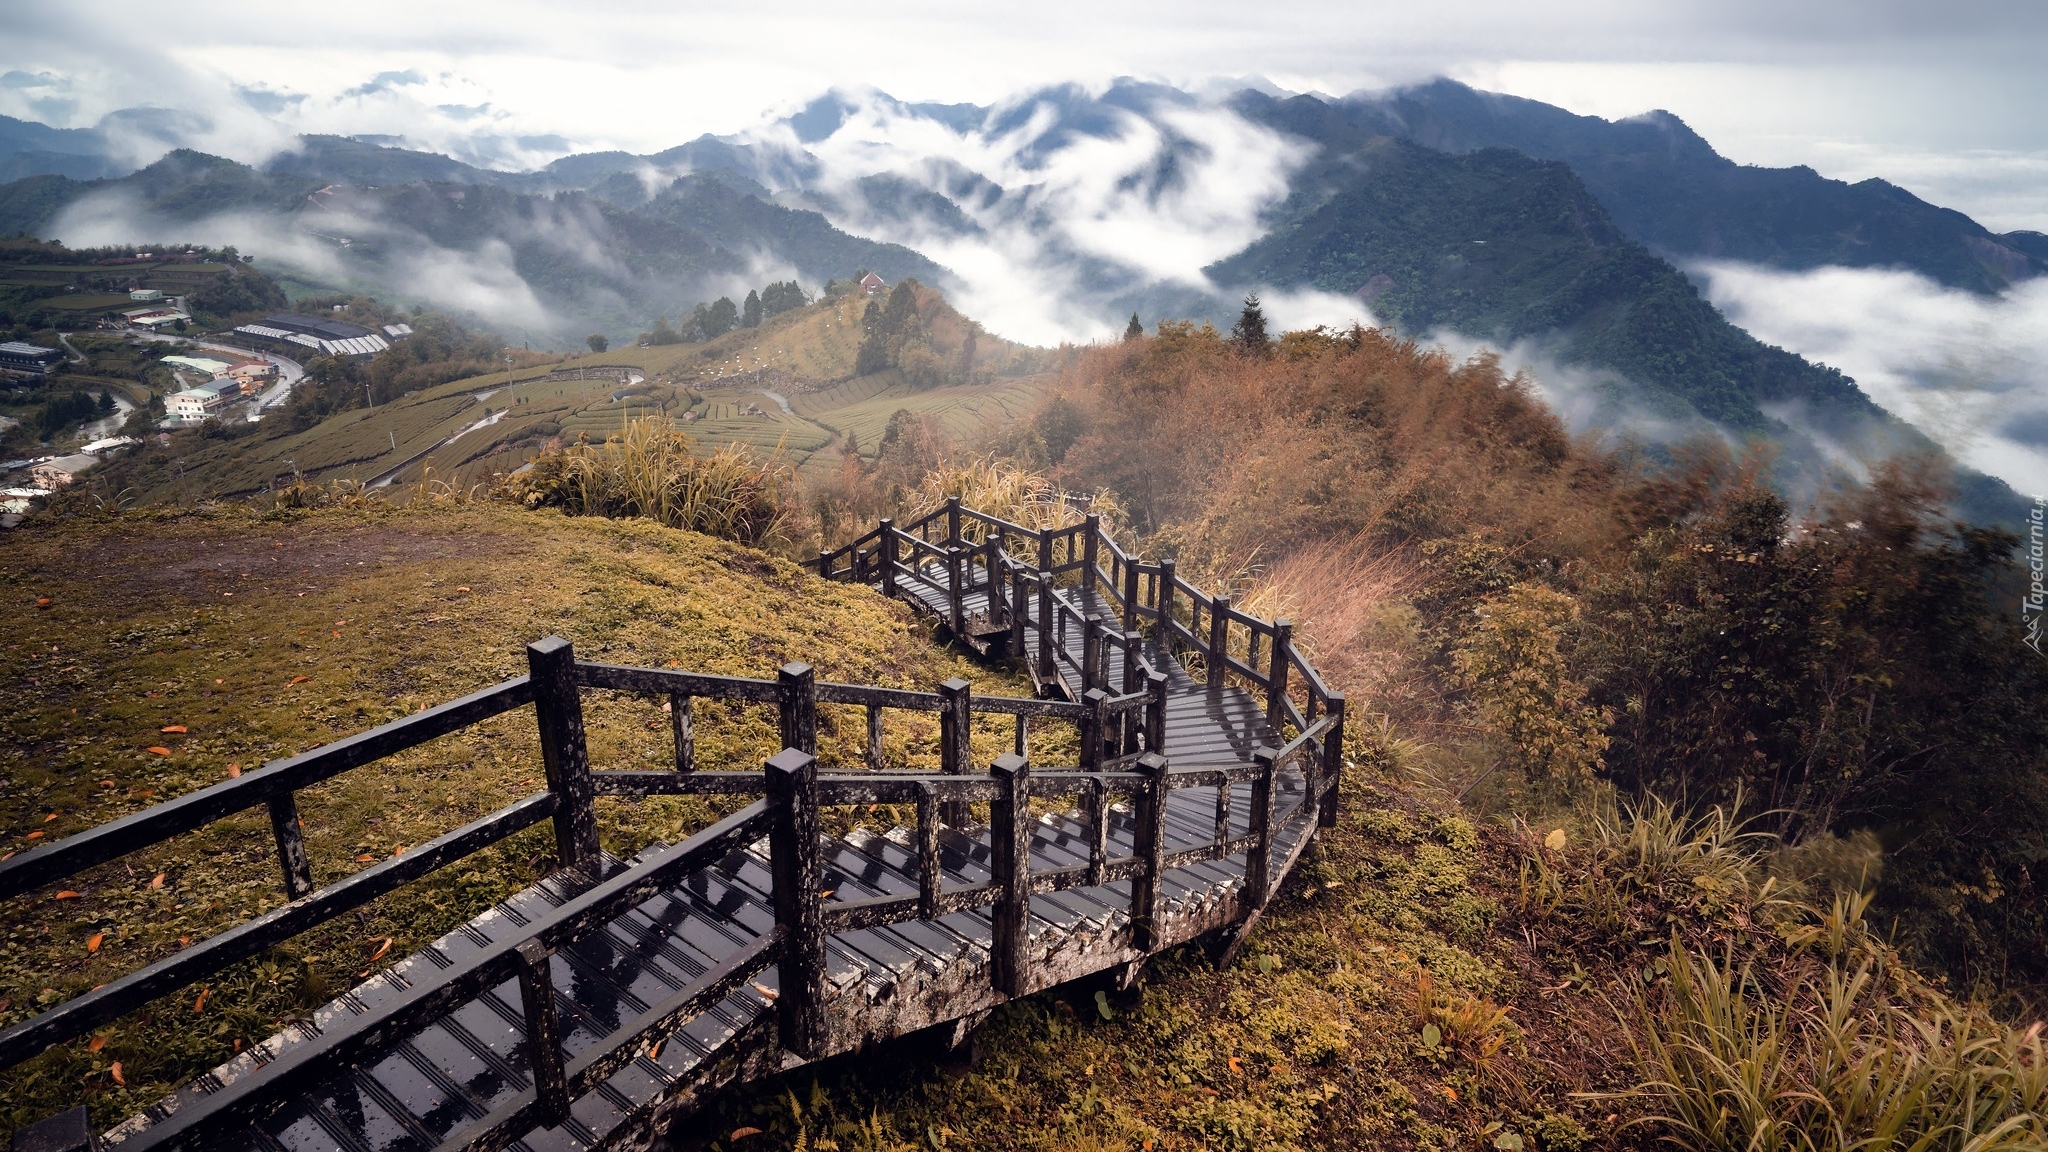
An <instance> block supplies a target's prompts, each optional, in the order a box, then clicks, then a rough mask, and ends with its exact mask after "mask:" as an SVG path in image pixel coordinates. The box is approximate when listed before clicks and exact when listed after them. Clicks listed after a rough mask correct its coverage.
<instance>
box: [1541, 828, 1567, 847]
mask: <svg viewBox="0 0 2048 1152" xmlns="http://www.w3.org/2000/svg"><path fill="white" fill-rule="evenodd" d="M1543 846H1544V847H1545V848H1548V849H1550V850H1551V851H1552V852H1562V851H1564V829H1562V828H1559V829H1557V830H1556V831H1554V832H1552V833H1551V834H1550V835H1548V836H1545V837H1544V838H1543Z"/></svg>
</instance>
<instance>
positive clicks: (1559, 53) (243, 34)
mask: <svg viewBox="0 0 2048 1152" xmlns="http://www.w3.org/2000/svg"><path fill="white" fill-rule="evenodd" d="M2044 47H2048V5H2044V4H2041V3H2038V2H2030V0H2002V2H2001V0H1944V2H1941V3H1922V2H1918V0H1913V2H1902V0H1830V2H1823V3H1800V2H1798V0H1769V2H1766V0H1709V2H1700V0H1695V2H1677V3H1659V4H1644V3H1641V2H1639V0H1629V2H1622V0H1583V2H1575V3H1558V4H1547V5H1540V4H1539V5H1532V4H1530V3H1527V2H1526V0H1462V2H1451V3H1436V4H1416V3H1414V2H1413V0H1403V2H1401V3H1383V2H1377V0H1372V2H1358V0H1353V2H1350V3H1313V2H1294V3H1287V2H1281V3H1273V2H1267V3H1259V4H1249V3H1244V2H1242V0H1232V2H1229V3H1220V2H1215V0H1196V2H1188V0H1180V2H1176V3H1171V4H1168V3H1150V2H1147V3H1124V4H1114V3H1112V4H1104V3H1101V2H1099V0H1095V2H1089V3H1074V2H1071V0H1044V2H1040V3H1036V4H1031V5H1002V6H1000V7H998V6H996V5H985V6H971V5H962V4H959V3H957V2H948V3H912V4H866V5H848V4H844V3H812V2H807V0H782V2H781V3H778V4H775V5H772V6H770V5H746V4H735V3H731V2H730V0H726V2H722V3H719V4H695V3H674V2H663V3H651V2H641V3H611V4H606V3H594V2H584V3H575V4H564V3H542V2H537V0H494V2H492V3H489V4H482V3H438V4H422V3H417V2H413V3H404V4H398V3H390V2H387V0H355V2H351V3H347V4H334V5H320V6H313V5H281V4H275V3H271V4H262V5H258V4H250V3H230V2H222V0H184V2H181V3H180V4H178V5H177V6H175V7H174V8H169V9H151V10H149V11H148V12H147V13H146V14H145V13H144V12H143V11H141V10H138V9H136V8H135V7H134V6H133V5H132V4H125V3H124V4H115V3H111V2H107V0H9V2H8V3H6V4H5V5H0V112H4V113H7V114H9V115H14V116H20V117H24V118H30V119H36V120H41V121H43V122H45V123H52V124H56V125H59V126H64V127H76V126H84V125H90V124H93V123H95V122H97V121H98V120H99V118H100V117H102V116H104V115H105V114H106V113H108V112H111V111H114V110H117V109H122V108H130V107H137V106H154V107H161V108H171V109H178V110H183V111H187V112H190V113H193V114H195V115H196V116H197V117H198V120H197V121H194V122H191V123H188V124H187V125H185V126H184V128H183V129H182V131H183V132H184V133H185V134H187V135H190V136H194V137H196V138H197V139H199V140H200V141H202V142H203V143H205V144H207V145H209V146H210V147H211V148H212V149H213V150H215V151H220V152H223V153H227V154H230V155H236V156H238V157H239V158H243V159H258V158H260V157H261V155H263V154H264V153H266V152H268V151H270V150H273V149H275V148H276V147H278V146H279V145H280V144H281V143H282V142H283V141H284V140H285V139H286V138H288V136H289V135H290V134H291V133H292V132H296V131H328V132H340V133H347V134H365V133H388V134H394V135H397V134H403V135H406V136H408V137H410V138H412V139H414V140H417V141H419V142H421V143H423V144H428V145H436V144H438V145H441V146H443V147H448V148H455V147H457V146H458V145H460V144H461V143H462V142H463V141H464V140H473V139H476V138H484V139H486V140H487V141H489V142H490V143H489V144H488V146H487V147H486V149H485V151H482V152H477V151H473V152H472V153H471V155H472V156H476V157H478V158H482V159H486V160H490V161H494V162H495V163H497V164H499V165H501V166H512V165H521V164H524V163H532V162H535V161H538V160H545V159H547V158H550V157H551V156H552V155H553V154H555V153H556V152H558V151H559V150H560V149H562V148H564V147H570V148H575V149H577V150H583V149H591V148H604V147H620V148H628V149H632V150H635V151H651V150H655V149H659V148H663V147H667V146H670V145H673V144H676V143H680V142H681V141H683V140H687V139H689V138H691V137H694V136H696V135H698V134H700V133H703V132H707V131H708V132H729V131H735V130H738V129H742V128H745V127H748V126H750V125H752V124H755V123H758V122H759V121H760V119H761V118H762V116H763V114H764V113H779V112H785V111H787V110H789V109H791V108H793V107H794V106H796V105H798V104H800V103H802V102H803V101H805V100H806V99H808V98H809V97H811V96H813V95H815V94H817V93H818V92H820V91H822V90H823V89H825V88H827V87H830V86H833V85H856V86H857V85H872V86H874V87H877V88H880V89H883V90H885V91H888V92H891V93H893V94H895V95H897V96H899V97H902V98H905V99H912V100H940V101H972V102H976V103H986V102H992V101H995V100H999V99H1001V98H1003V97H1005V96H1007V95H1011V94H1014V93H1016V92H1018V91H1019V90H1022V89H1026V88H1030V87H1034V86H1038V85H1043V84H1049V83H1056V82H1062V81H1079V82H1081V83H1084V84H1091V85H1099V84H1102V83H1105V82H1106V81H1108V80H1109V79H1111V78H1113V77H1116V76H1124V75H1130V76H1139V77H1146V78H1153V79H1160V80H1165V81H1169V82H1173V83H1176V84H1182V85H1201V84H1205V83H1214V82H1216V81H1218V80H1219V79H1222V80H1227V79H1229V78H1236V77H1254V76H1259V77H1264V78H1266V79H1267V80H1269V81H1271V82H1272V83H1274V84H1277V85H1280V86H1282V87H1285V88H1289V89H1292V90H1300V91H1322V92H1329V93H1343V92H1348V91H1353V90H1356V89H1359V88H1373V87H1381V86H1385V85H1389V84H1397V83H1401V82H1405V81H1411V80H1418V79H1423V78H1426V77H1429V76H1432V75H1449V76H1452V77H1455V78H1458V79H1462V80H1465V81H1468V82H1470V83H1474V84H1476V85H1479V86H1481V87H1487V88H1492V89H1496V90H1500V91H1507V92H1513V93H1516V94H1520V95H1525V96H1531V97H1535V98H1537V99H1541V100H1546V101H1550V102H1552V103H1556V104H1561V105H1563V106H1565V107H1568V108H1571V109H1573V110H1574V111H1579V112H1583V113H1592V114H1597V115H1602V116H1609V117H1614V116H1625V115H1629V114H1632V113H1636V112H1641V111H1644V110H1647V109H1650V108H1657V107H1661V108H1666V109H1669V110H1671V111H1673V112H1675V113H1677V114H1678V115H1680V116H1681V117H1683V118H1684V119H1685V120H1687V121H1688V122H1689V123H1691V124H1692V125H1693V126H1694V127H1695V128H1697V129H1699V130H1700V131H1701V132H1702V133H1703V134H1704V135H1706V136H1707V138H1708V139H1710V140H1711V141H1712V142H1713V143H1714V144H1715V145H1716V146H1717V147H1718V148H1719V149H1720V150H1721V151H1722V152H1723V153H1724V154H1727V155H1729V156H1732V157H1734V158H1735V159H1737V160H1741V161H1746V162H1752V163H1762V164H1792V163H1806V164H1811V165H1813V166H1814V167H1815V168H1818V169H1820V170H1821V171H1822V172H1824V173H1827V174H1829V175H1833V176H1839V177H1843V178H1849V179H1860V178H1862V177H1864V176H1868V175H1884V176H1886V177H1888V178H1891V179H1894V180H1896V181H1898V182H1900V183H1902V184H1905V185H1906V186H1908V187H1910V188H1912V189H1914V190H1915V191H1918V192H1920V193H1921V194H1922V195H1925V196H1927V197H1928V198H1930V199H1933V200H1936V201H1938V202H1941V203H1945V204H1949V205H1951V206H1954V207H1957V208H1961V209H1963V210H1965V211H1968V212H1970V213H1972V214H1973V215H1976V216H1979V217H1980V218H1981V219H1983V220H1984V222H1985V223H1986V224H1987V225H1990V226H1991V227H1993V228H1995V229H2004V228H2013V227H2033V228H2041V229H2044V230H2048V204H2044V199H2048V198H2044V196H2043V195H2042V193H2043V191H2044V190H2048V116H2044V115H2042V112H2043V110H2044V109H2048V68H2043V67H2042V66H2041V64H2040V59H2041V56H2042V49H2043V48H2044ZM379 77H382V78H381V79H379ZM143 146H144V145H142V144H138V147H143Z"/></svg>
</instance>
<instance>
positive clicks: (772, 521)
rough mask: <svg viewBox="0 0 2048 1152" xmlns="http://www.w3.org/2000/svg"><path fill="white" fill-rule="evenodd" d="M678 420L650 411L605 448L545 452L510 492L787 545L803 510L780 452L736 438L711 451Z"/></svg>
mask: <svg viewBox="0 0 2048 1152" xmlns="http://www.w3.org/2000/svg"><path fill="white" fill-rule="evenodd" d="M695 447H696V446H695V442H694V441H692V440H691V439H690V437H689V436H687V435H685V434H683V433H682V432H680V431H678V430H677V429H676V427H675V425H674V424H673V423H672V422H670V421H669V420H667V419H665V418H663V417H659V416H646V417H642V418H640V419H638V420H631V421H628V422H627V423H626V426H625V429H624V431H622V432H621V433H620V434H619V435H617V436H613V437H611V438H610V439H608V440H606V441H605V442H603V443H602V444H591V443H588V442H581V443H577V444H574V445H572V446H570V447H568V448H562V449H553V450H549V451H546V452H543V453H541V455H540V458H539V459H537V460H535V461H534V462H533V468H532V469H531V470H530V471H528V472H525V473H521V474H519V475H515V476H512V477H510V478H509V479H508V480H507V481H506V482H505V485H504V488H503V492H504V494H505V495H506V496H507V497H508V498H510V499H512V500H514V501H516V502H518V503H520V504H523V505H524V506H526V507H528V508H542V507H559V508H561V509H563V510H564V511H566V512H568V513H569V514H571V515H575V516H612V517H617V516H637V517H641V518H643V519H647V520H652V521H654V522H655V523H657V524H661V525H664V526H666V527H670V528H686V529H689V530H690V531H693V532H703V533H705V534H707V535H711V536H718V537H721V538H723V539H727V540H737V541H739V542H741V543H743V544H755V545H761V544H769V543H775V542H787V540H788V538H789V536H790V533H791V530H792V528H793V527H794V526H795V524H796V521H797V517H798V514H799V511H798V510H799V508H800V503H799V501H798V499H797V496H796V493H795V487H796V477H795V474H794V472H793V470H792V469H791V468H790V467H789V465H788V464H787V463H786V462H784V461H783V460H782V459H781V457H780V456H779V455H770V456H767V457H763V456H761V455H760V454H759V453H757V452H756V451H755V450H754V449H753V448H751V447H749V446H748V445H746V444H740V443H731V444H726V445H724V446H722V447H720V448H718V449H716V450H714V451H713V452H712V453H711V454H710V455H708V456H700V455H698V454H697V453H696V451H695Z"/></svg>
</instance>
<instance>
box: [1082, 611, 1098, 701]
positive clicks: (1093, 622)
mask: <svg viewBox="0 0 2048 1152" xmlns="http://www.w3.org/2000/svg"><path fill="white" fill-rule="evenodd" d="M1101 660H1102V617H1100V616H1097V615H1096V614H1095V613H1093V612H1090V613H1088V615H1086V616H1084V617H1082V618H1081V690H1082V691H1083V692H1086V691H1087V690H1088V689H1090V688H1097V687H1100V686H1101V685H1102V674H1101V667H1100V663H1101Z"/></svg>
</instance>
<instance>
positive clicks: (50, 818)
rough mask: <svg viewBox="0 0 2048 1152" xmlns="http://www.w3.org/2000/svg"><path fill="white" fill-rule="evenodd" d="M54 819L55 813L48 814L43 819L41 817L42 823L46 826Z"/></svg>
mask: <svg viewBox="0 0 2048 1152" xmlns="http://www.w3.org/2000/svg"><path fill="white" fill-rule="evenodd" d="M56 818H57V814H56V813H55V812H52V813H50V814H49V815H48V816H45V817H43V823H45V824H48V823H50V822H51V821H53V820H55V819H56Z"/></svg>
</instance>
